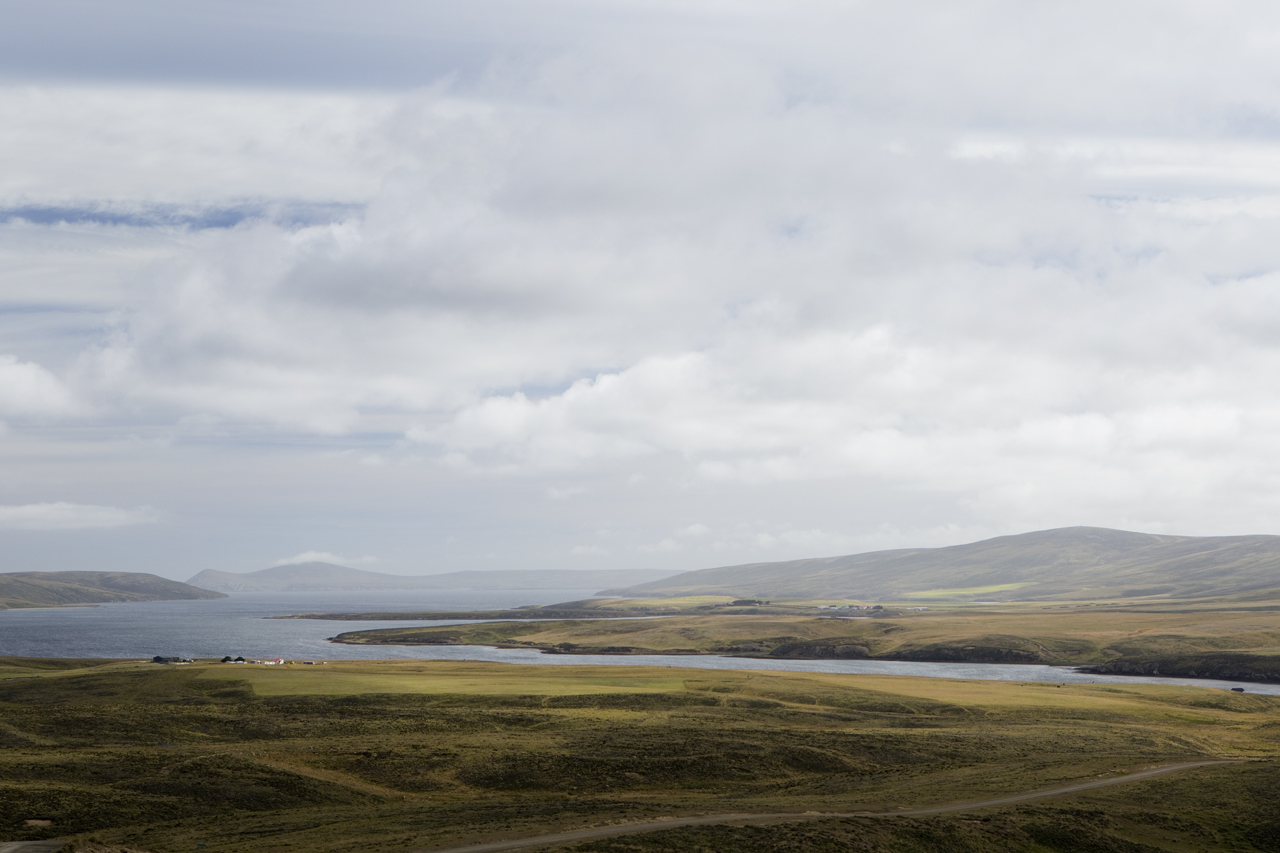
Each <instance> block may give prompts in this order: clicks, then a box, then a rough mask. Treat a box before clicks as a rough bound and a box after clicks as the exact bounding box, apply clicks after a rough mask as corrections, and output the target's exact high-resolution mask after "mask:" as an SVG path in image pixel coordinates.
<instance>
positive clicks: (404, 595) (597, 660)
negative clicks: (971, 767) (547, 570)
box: [0, 589, 1280, 695]
mask: <svg viewBox="0 0 1280 853" xmlns="http://www.w3.org/2000/svg"><path fill="white" fill-rule="evenodd" d="M594 592H595V590H594V589H560V590H479V589H477V590H396V591H390V592H388V591H382V592H271V593H233V594H232V595H231V596H230V597H229V598H224V599H215V600H212V601H148V602H128V603H121V604H104V605H98V606H95V607H58V608H32V609H24V610H5V611H0V656H15V657H56V658H151V657H153V656H155V655H161V656H163V657H189V658H211V657H212V658H220V657H222V656H224V655H231V656H232V657H236V656H237V655H242V656H244V657H246V658H286V659H292V660H369V659H391V658H401V659H418V660H453V661H464V660H469V661H491V662H495V663H516V664H552V665H573V664H597V665H615V666H616V665H621V666H676V667H690V668H695V669H755V670H782V671H791V672H827V673H844V674H848V675H909V676H920V677H926V678H965V679H976V680H981V681H1029V682H1050V683H1059V684H1080V683H1089V682H1096V683H1099V684H1103V683H1106V684H1117V683H1126V682H1127V683H1134V684H1175V685H1183V686H1190V687H1215V688H1219V689H1230V688H1233V687H1243V688H1244V689H1245V690H1246V691H1247V692H1249V693H1267V694H1272V695H1280V685H1276V684H1255V683H1242V682H1232V681H1214V680H1211V679H1201V678H1162V677H1148V676H1124V675H1092V674H1089V673H1082V672H1076V671H1075V670H1073V669H1071V668H1069V667H1058V666H1044V665H1035V664H982V663H923V662H916V661H872V660H820V661H819V660H815V661H807V660H774V659H761V658H741V657H728V656H721V655H548V654H543V653H541V652H539V651H537V650H534V649H495V648H489V647H486V646H348V645H343V644H339V643H331V642H329V641H328V638H329V637H332V636H333V635H335V634H339V633H342V632H344V631H358V630H367V629H370V628H401V627H411V626H428V625H453V624H458V621H459V620H437V621H415V620H385V621H384V620H377V621H340V622H330V621H322V620H314V619H271V618H269V617H271V616H281V615H288V614H292V613H324V612H342V613H371V612H414V611H426V610H437V611H448V610H497V609H503V608H509V607H518V606H520V605H523V604H554V603H556V602H561V601H574V600H578V599H583V598H589V597H591V595H592V593H594Z"/></svg>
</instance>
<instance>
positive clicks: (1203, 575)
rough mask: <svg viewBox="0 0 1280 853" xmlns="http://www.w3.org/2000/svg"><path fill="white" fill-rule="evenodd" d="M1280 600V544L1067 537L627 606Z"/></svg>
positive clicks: (745, 577) (706, 589)
mask: <svg viewBox="0 0 1280 853" xmlns="http://www.w3.org/2000/svg"><path fill="white" fill-rule="evenodd" d="M1246 594H1247V595H1258V596H1261V597H1264V598H1276V597H1280V536H1261V535H1253V536H1168V535H1157V534H1149V533H1131V532H1129V531H1125V530H1108V529H1105V528H1100V527H1065V528H1060V529H1057V530H1040V531H1036V532H1034V533H1023V534H1020V535H1017V536H1001V537H998V538H996V539H987V540H984V541H981V542H973V543H970V544H967V545H952V546H950V547H946V548H909V549H901V550H895V551H872V552H870V553H865V554H851V555H848V556H842V557H820V558H811V559H804V560H788V561H785V562H772V563H748V564H745V565H738V566H724V567H720V568H713V569H701V570H698V571H692V572H682V573H680V574H677V575H673V576H670V577H667V578H664V579H662V580H658V581H651V582H649V583H642V584H636V585H632V586H628V587H617V588H612V589H607V590H605V591H604V592H603V593H602V595H608V596H616V597H619V598H663V597H677V596H691V595H722V596H732V597H734V598H752V597H763V598H772V599H816V598H833V599H860V600H866V601H911V600H915V601H921V602H927V601H930V600H933V601H947V600H949V601H1072V600H1080V599H1097V600H1102V599H1120V598H1126V599H1135V598H1140V599H1148V600H1151V599H1155V600H1159V599H1184V598H1201V597H1204V596H1214V595H1246Z"/></svg>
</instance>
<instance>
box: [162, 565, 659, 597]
mask: <svg viewBox="0 0 1280 853" xmlns="http://www.w3.org/2000/svg"><path fill="white" fill-rule="evenodd" d="M674 574H676V571H674V570H668V571H662V570H657V569H635V570H629V569H615V570H574V569H527V570H522V569H499V570H495V571H488V572H479V571H464V572H445V573H443V574H438V575H392V574H386V573H384V572H371V571H368V570H366V569H352V568H349V567H347V566H338V565H334V564H333V563H318V562H314V563H294V564H290V565H285V566H274V567H272V568H269V569H261V570H259V571H256V572H243V573H236V572H220V571H216V570H213V569H206V570H205V571H203V572H200V573H199V574H197V575H196V576H194V577H192V578H191V579H190V580H188V581H187V583H189V584H192V585H194V586H198V587H200V588H202V589H216V590H220V591H223V592H325V591H344V592H345V591H350V592H358V591H361V590H384V589H516V590H518V589H530V590H534V589H590V588H603V587H606V586H618V585H621V584H637V583H650V582H654V581H660V580H661V579H662V578H666V577H670V576H671V575H674Z"/></svg>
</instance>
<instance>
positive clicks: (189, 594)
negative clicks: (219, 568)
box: [0, 572, 226, 610]
mask: <svg viewBox="0 0 1280 853" xmlns="http://www.w3.org/2000/svg"><path fill="white" fill-rule="evenodd" d="M202 598H226V596H225V595H223V594H222V593H220V592H210V591H209V590H207V589H198V588H197V587H194V586H190V585H189V584H185V583H180V582H179V581H171V580H168V579H166V578H162V577H158V576H156V575H151V574H145V573H142V572H6V573H0V610H8V609H10V608H17V607H58V606H61V605H67V604H106V603H108V602H113V601H182V600H192V599H202Z"/></svg>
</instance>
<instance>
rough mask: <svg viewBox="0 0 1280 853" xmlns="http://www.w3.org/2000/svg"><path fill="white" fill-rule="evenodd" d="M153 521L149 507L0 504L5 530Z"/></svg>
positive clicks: (50, 528) (52, 528)
mask: <svg viewBox="0 0 1280 853" xmlns="http://www.w3.org/2000/svg"><path fill="white" fill-rule="evenodd" d="M157 521H159V516H158V514H157V513H156V512H155V511H154V510H152V509H151V508H150V507H138V508H135V509H121V508H119V507H113V506H96V505H93V504H73V503H62V502H57V503H40V504H26V505H23V506H0V528H4V529H7V530H83V529H93V528H108V527H128V526H130V525H134V524H154V523H156V522H157Z"/></svg>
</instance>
